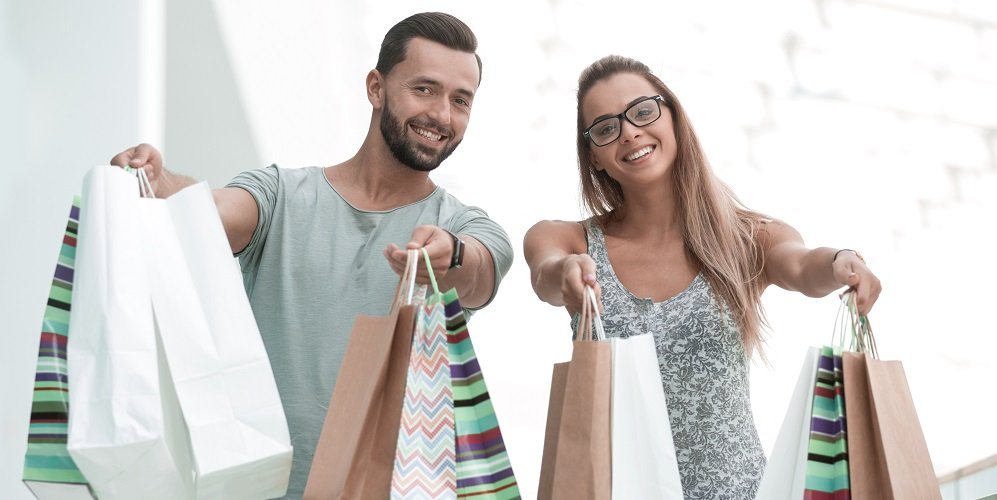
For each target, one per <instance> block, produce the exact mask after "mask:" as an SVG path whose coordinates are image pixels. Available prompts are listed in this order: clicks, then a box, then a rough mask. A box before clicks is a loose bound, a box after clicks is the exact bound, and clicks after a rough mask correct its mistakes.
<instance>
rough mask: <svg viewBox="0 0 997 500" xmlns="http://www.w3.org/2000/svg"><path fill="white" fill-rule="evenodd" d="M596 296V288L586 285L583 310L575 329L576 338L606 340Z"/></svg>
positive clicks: (583, 295)
mask: <svg viewBox="0 0 997 500" xmlns="http://www.w3.org/2000/svg"><path fill="white" fill-rule="evenodd" d="M597 302H598V301H597V300H596V298H595V290H594V289H593V288H592V287H591V286H588V285H585V293H583V294H582V312H581V317H580V318H579V320H578V329H577V330H576V331H575V339H576V340H606V332H605V330H604V329H603V327H602V317H601V316H600V315H599V306H598V305H597Z"/></svg>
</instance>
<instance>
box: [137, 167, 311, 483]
mask: <svg viewBox="0 0 997 500" xmlns="http://www.w3.org/2000/svg"><path fill="white" fill-rule="evenodd" d="M138 174H139V178H140V180H141V181H143V185H144V186H145V187H146V188H147V191H148V192H147V197H146V198H144V199H142V200H140V203H139V209H140V210H139V214H140V215H141V222H142V223H141V230H140V231H138V233H140V234H141V237H142V241H143V244H144V245H143V246H144V248H145V257H146V268H147V269H148V273H149V279H150V292H151V299H152V307H153V312H154V313H155V322H156V326H157V328H158V331H159V333H160V336H161V340H162V347H163V349H164V352H165V355H166V359H167V361H168V363H169V368H170V375H171V377H172V378H171V380H172V383H173V384H174V386H175V388H176V393H177V397H178V401H179V404H180V409H181V410H182V412H183V417H184V423H185V424H186V429H187V433H188V436H189V441H190V447H191V451H192V454H193V466H194V469H193V470H194V473H195V477H196V479H195V489H196V496H197V497H198V498H206V499H212V500H214V499H225V498H231V499H252V498H274V497H280V496H283V495H284V494H285V492H286V490H287V484H288V476H289V474H290V470H291V444H290V435H289V433H288V428H287V420H286V418H285V416H284V410H283V407H282V406H281V401H280V396H279V395H278V393H277V385H276V382H275V381H274V376H273V371H272V369H271V367H270V361H269V358H268V357H267V353H266V349H265V348H264V346H263V340H262V338H261V337H260V332H259V329H258V327H257V325H256V321H255V318H254V316H253V312H252V309H251V307H250V305H249V299H248V298H247V296H246V292H245V289H244V288H243V284H242V276H241V274H240V272H239V270H238V269H237V267H236V266H235V264H234V262H233V259H232V253H231V250H230V247H229V244H228V240H227V239H226V236H225V230H224V228H223V227H222V223H221V220H220V218H219V217H218V211H217V208H216V206H215V203H214V200H213V198H212V195H211V191H210V190H209V189H208V186H207V183H204V182H201V183H198V184H195V185H193V186H190V187H187V188H184V189H183V190H181V191H179V192H177V193H176V194H174V195H173V196H171V197H169V198H168V199H155V198H153V197H151V196H152V195H153V194H154V193H151V187H150V186H148V183H147V181H145V177H144V172H142V171H138Z"/></svg>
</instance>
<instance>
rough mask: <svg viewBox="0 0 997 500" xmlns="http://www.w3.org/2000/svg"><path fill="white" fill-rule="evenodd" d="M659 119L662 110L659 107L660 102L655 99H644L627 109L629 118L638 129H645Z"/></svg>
mask: <svg viewBox="0 0 997 500" xmlns="http://www.w3.org/2000/svg"><path fill="white" fill-rule="evenodd" d="M659 117H661V108H659V107H658V101H657V100H656V99H654V98H653V97H652V98H649V99H644V100H643V101H640V102H638V103H637V104H634V105H633V106H630V108H629V109H627V118H629V119H630V122H631V123H633V124H634V125H637V126H638V127H643V126H644V125H647V124H649V123H651V122H653V121H654V120H657V119H658V118H659Z"/></svg>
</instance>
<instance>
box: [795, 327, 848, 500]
mask: <svg viewBox="0 0 997 500" xmlns="http://www.w3.org/2000/svg"><path fill="white" fill-rule="evenodd" d="M844 387H845V386H844V379H843V378H842V362H841V349H840V348H837V347H829V346H823V347H821V348H820V357H819V358H818V360H817V378H816V381H815V383H814V391H813V407H812V408H813V411H812V416H811V425H810V438H809V442H808V445H807V464H806V478H805V480H804V487H805V489H804V491H803V498H804V499H805V500H848V499H849V498H850V493H849V483H848V443H847V435H846V423H845V394H844V392H845V389H844Z"/></svg>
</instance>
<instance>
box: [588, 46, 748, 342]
mask: <svg viewBox="0 0 997 500" xmlns="http://www.w3.org/2000/svg"><path fill="white" fill-rule="evenodd" d="M618 73H633V74H635V75H639V76H642V77H644V78H645V79H647V81H648V82H650V84H651V85H652V86H654V88H655V89H657V91H658V92H660V94H661V97H663V98H664V103H663V104H664V105H666V106H668V108H669V109H670V110H671V115H672V125H673V128H674V130H675V142H676V146H677V151H676V155H675V163H674V164H673V165H672V167H671V172H672V180H673V186H674V190H675V200H676V209H677V211H678V214H677V215H678V220H679V224H680V228H681V230H682V236H683V241H684V242H685V249H686V252H687V253H688V254H689V256H690V257H691V258H692V260H693V262H695V263H696V264H697V265H698V266H699V268H700V270H701V271H702V272H703V273H704V274H705V276H706V278H707V280H708V281H709V282H710V285H711V286H712V287H713V290H714V293H716V294H717V295H718V296H719V298H720V299H721V301H722V302H723V303H725V304H727V306H728V307H729V308H730V310H731V313H732V314H733V316H734V319H735V321H736V322H737V326H738V327H739V329H740V331H741V339H742V342H743V343H744V347H745V350H746V352H747V353H748V354H749V355H750V354H751V353H753V352H754V351H755V350H756V348H758V347H760V345H761V339H762V335H761V329H762V326H763V325H764V324H765V312H764V309H763V307H762V304H761V294H762V291H763V289H764V283H763V282H762V280H761V279H759V278H760V276H761V273H762V269H763V266H764V260H763V253H762V251H761V248H759V245H758V243H757V240H756V238H755V236H756V232H757V231H759V229H760V225H761V224H762V223H764V222H765V221H767V220H768V219H767V218H766V217H765V216H763V215H762V214H759V213H757V212H754V211H751V210H749V209H747V208H746V207H745V206H744V205H743V204H742V203H741V202H740V201H739V200H738V199H737V197H736V196H735V195H734V193H733V192H732V191H731V189H730V188H729V187H728V186H727V185H726V184H724V183H723V181H721V180H720V179H718V178H717V177H716V176H715V175H714V174H713V170H712V169H711V168H710V164H709V162H708V161H707V159H706V155H705V154H703V148H702V147H701V146H700V144H699V139H697V138H696V133H695V131H693V128H692V124H691V123H690V122H689V118H688V116H686V114H685V111H684V110H683V108H682V104H681V103H679V100H678V99H677V98H676V97H675V94H673V93H672V91H671V90H669V89H668V87H667V86H666V85H665V84H664V82H662V81H661V79H659V78H658V77H657V76H655V75H654V74H653V73H651V70H650V68H648V67H647V65H645V64H644V63H641V62H640V61H636V60H634V59H630V58H626V57H621V56H607V57H604V58H602V59H599V60H598V61H596V62H594V63H592V64H591V65H590V66H589V67H588V68H586V69H585V70H584V71H582V74H581V76H580V77H579V78H578V169H579V173H580V174H581V183H582V198H583V200H584V203H585V207H586V208H587V209H588V210H589V211H590V212H591V213H592V214H593V215H595V216H596V217H597V218H598V219H599V220H601V221H604V222H609V221H612V220H614V219H615V218H616V217H618V216H619V215H620V211H619V210H618V209H619V208H621V207H622V206H623V189H622V188H621V187H620V184H619V183H618V182H616V181H615V180H613V179H612V178H611V177H610V176H609V175H608V174H606V171H605V170H598V169H596V168H594V167H593V165H592V163H591V160H590V159H591V142H589V140H588V139H586V138H585V137H584V136H583V135H582V133H583V131H584V130H585V128H586V126H587V124H586V123H585V121H584V118H583V117H582V99H583V98H584V97H585V96H586V94H588V92H589V90H591V89H592V86H593V85H595V84H596V83H597V82H599V81H602V80H605V79H607V78H609V77H611V76H613V75H616V74H618Z"/></svg>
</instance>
